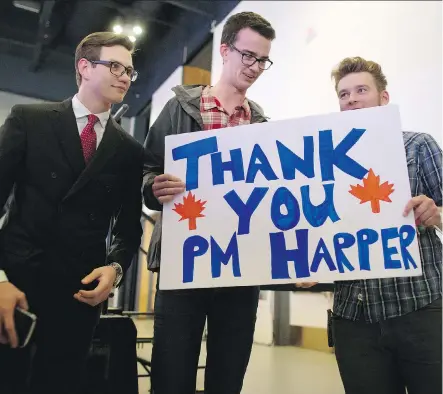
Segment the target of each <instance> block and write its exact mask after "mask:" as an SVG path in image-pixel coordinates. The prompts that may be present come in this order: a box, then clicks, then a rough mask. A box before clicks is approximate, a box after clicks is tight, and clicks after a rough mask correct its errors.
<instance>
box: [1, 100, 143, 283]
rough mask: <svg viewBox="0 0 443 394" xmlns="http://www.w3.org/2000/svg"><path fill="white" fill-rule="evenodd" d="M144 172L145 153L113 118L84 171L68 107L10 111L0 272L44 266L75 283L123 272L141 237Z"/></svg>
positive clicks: (4, 142) (4, 147) (4, 135)
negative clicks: (113, 267) (99, 272)
mask: <svg viewBox="0 0 443 394" xmlns="http://www.w3.org/2000/svg"><path fill="white" fill-rule="evenodd" d="M142 172H143V147H142V146H141V145H140V144H139V143H138V142H137V141H136V140H135V139H133V138H132V137H131V136H130V135H128V134H127V133H125V131H124V130H123V129H122V128H121V127H120V126H119V125H118V124H117V123H116V122H115V121H114V120H113V119H112V117H110V118H109V121H108V123H107V126H106V129H105V133H104V135H103V139H102V141H101V143H100V145H99V147H98V150H97V152H96V154H95V156H94V157H93V159H92V161H91V162H90V164H89V165H88V166H87V167H86V166H85V162H84V159H83V154H82V148H81V142H80V136H79V132H78V128H77V123H76V120H75V116H74V112H73V110H72V102H71V100H70V99H69V100H66V101H64V102H62V103H55V104H37V105H18V106H15V107H14V108H13V109H12V111H11V114H10V115H9V117H8V118H7V119H6V121H5V123H4V125H3V126H2V127H1V128H0V207H2V206H3V205H4V204H5V202H6V201H7V200H8V198H9V202H8V204H7V216H6V221H5V224H4V226H3V229H2V230H0V269H4V270H5V271H6V272H7V273H8V270H12V271H14V270H15V269H19V268H20V269H21V268H25V269H27V268H26V267H31V266H35V265H43V266H45V267H46V268H48V269H49V271H50V272H53V273H56V274H57V275H59V274H61V275H63V276H64V277H70V278H73V279H74V278H75V280H77V279H78V278H80V277H82V275H85V274H87V273H89V272H90V271H91V270H92V269H94V268H96V267H99V266H103V265H106V264H108V263H110V262H113V261H115V262H118V263H119V264H120V265H121V266H122V267H123V269H124V270H126V269H127V268H128V267H129V265H130V263H131V260H132V258H133V256H134V254H135V253H136V252H137V250H138V246H139V245H140V240H141V235H142V228H141V224H140V216H141V206H142V205H141V204H142V200H141V185H142ZM11 190H12V191H13V193H12V195H11ZM111 223H113V241H112V245H111V248H110V252H109V255H108V256H106V236H107V234H108V230H109V226H110V224H111Z"/></svg>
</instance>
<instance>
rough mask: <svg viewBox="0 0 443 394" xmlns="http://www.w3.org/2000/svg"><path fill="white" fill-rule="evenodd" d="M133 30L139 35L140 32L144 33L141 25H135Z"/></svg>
mask: <svg viewBox="0 0 443 394" xmlns="http://www.w3.org/2000/svg"><path fill="white" fill-rule="evenodd" d="M132 31H133V32H134V34H136V35H137V36H139V35H140V34H142V33H143V30H142V28H141V27H140V26H134V27H133V28H132Z"/></svg>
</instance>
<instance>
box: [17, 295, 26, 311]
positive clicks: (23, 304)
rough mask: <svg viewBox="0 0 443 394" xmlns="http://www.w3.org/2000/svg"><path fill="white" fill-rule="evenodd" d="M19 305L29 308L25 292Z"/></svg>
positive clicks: (20, 298)
mask: <svg viewBox="0 0 443 394" xmlns="http://www.w3.org/2000/svg"><path fill="white" fill-rule="evenodd" d="M17 305H18V306H19V307H20V308H22V309H24V310H25V311H27V310H28V309H29V305H28V301H27V300H26V296H25V295H24V294H23V296H21V297H19V299H18V301H17Z"/></svg>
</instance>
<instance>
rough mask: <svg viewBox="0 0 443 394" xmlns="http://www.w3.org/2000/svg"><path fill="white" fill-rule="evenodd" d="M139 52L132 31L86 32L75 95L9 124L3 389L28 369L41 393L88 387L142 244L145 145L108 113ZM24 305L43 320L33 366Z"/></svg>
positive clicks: (2, 152) (1, 196)
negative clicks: (116, 291) (22, 321)
mask: <svg viewBox="0 0 443 394" xmlns="http://www.w3.org/2000/svg"><path fill="white" fill-rule="evenodd" d="M133 49H134V48H133V44H132V43H131V41H130V40H129V39H128V38H127V37H126V36H122V35H116V34H114V33H109V32H102V33H93V34H91V35H89V36H87V37H86V38H84V39H83V40H82V42H81V43H80V44H79V45H78V47H77V50H76V53H75V68H76V78H77V84H78V87H79V90H78V93H77V94H76V95H75V96H74V97H73V98H72V99H68V100H66V101H63V102H61V103H55V104H37V105H19V106H15V107H13V108H12V111H11V113H10V115H9V117H8V118H7V119H6V121H5V123H4V125H3V126H2V127H1V128H0V207H2V206H4V204H5V203H6V201H7V200H8V198H9V197H11V198H9V203H8V204H7V208H6V212H7V213H6V217H5V222H4V224H3V228H2V229H1V231H0V342H1V343H2V344H3V345H0V365H1V367H0V392H1V393H2V394H6V393H9V392H20V393H22V392H25V388H24V384H25V383H26V376H27V374H28V368H27V367H29V366H30V365H32V368H31V370H30V371H31V372H30V373H29V376H30V382H29V383H30V387H31V392H32V393H45V394H49V393H57V394H65V393H76V394H78V393H81V392H82V390H81V388H80V386H81V384H82V380H83V378H82V370H83V367H84V364H85V361H86V358H87V354H88V350H89V347H90V344H91V340H92V336H93V332H94V329H95V327H96V325H97V323H98V319H99V316H100V304H101V303H102V302H103V301H105V300H106V299H107V298H108V296H109V294H110V291H111V290H112V288H113V286H117V285H118V284H119V282H120V281H121V279H122V276H123V275H124V273H125V271H126V270H127V269H128V267H129V265H130V263H131V260H132V257H133V255H134V253H136V251H137V248H138V246H139V244H140V240H141V235H142V229H141V225H140V215H141V204H142V201H141V185H142V168H143V148H142V146H141V145H140V144H138V143H137V142H136V141H135V140H134V139H133V138H132V137H131V136H129V135H128V134H127V133H126V132H125V131H124V130H123V129H122V128H121V127H120V126H119V125H118V124H117V123H116V122H115V120H114V119H113V118H112V117H111V116H110V110H111V106H112V104H115V103H119V102H121V101H122V100H123V98H124V97H125V94H126V92H127V91H128V89H129V87H130V85H131V82H132V81H134V80H135V79H136V77H137V72H136V71H135V70H134V68H133V64H132V52H133ZM110 224H112V230H113V231H112V233H113V238H112V243H111V247H110V251H109V253H108V254H107V253H106V252H107V250H106V238H107V235H108V230H109V228H110ZM16 306H19V307H22V308H24V309H29V310H30V311H31V312H33V313H35V314H36V315H37V317H38V322H37V329H36V332H35V335H34V338H33V340H34V341H33V342H34V343H35V345H36V346H35V349H36V352H35V354H34V356H33V357H32V362H31V357H29V356H30V354H29V353H30V350H31V346H27V347H25V348H23V349H17V348H16V347H17V343H18V340H17V335H16V331H15V329H14V320H13V313H14V309H15V307H16ZM32 348H34V346H33V347H32ZM21 385H23V386H21Z"/></svg>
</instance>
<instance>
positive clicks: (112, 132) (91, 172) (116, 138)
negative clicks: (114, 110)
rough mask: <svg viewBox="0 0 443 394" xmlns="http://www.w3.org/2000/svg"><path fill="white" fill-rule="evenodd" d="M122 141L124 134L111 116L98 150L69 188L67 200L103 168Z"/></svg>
mask: <svg viewBox="0 0 443 394" xmlns="http://www.w3.org/2000/svg"><path fill="white" fill-rule="evenodd" d="M79 139H80V138H79ZM121 141H122V136H121V135H120V131H119V130H118V129H117V124H116V123H115V121H114V119H113V118H112V116H111V117H110V118H109V120H108V123H107V124H106V128H105V132H104V134H103V139H102V140H101V142H100V144H99V146H98V149H97V152H95V154H94V156H93V158H92V159H91V161H90V162H89V164H88V165H87V166H86V168H85V169H84V171H83V172H82V173H81V174H80V176H79V178H78V179H77V182H75V183H74V185H73V186H72V188H71V190H69V192H68V194H67V195H66V196H65V198H64V199H65V200H66V199H67V198H69V197H70V196H72V195H73V194H74V193H76V192H78V191H79V190H80V189H81V188H82V187H83V186H85V185H86V183H87V182H88V181H89V180H90V179H91V178H93V177H94V176H95V175H97V174H98V173H99V172H100V171H101V170H102V169H103V167H104V165H105V164H106V163H107V162H108V161H109V160H110V159H111V158H112V156H113V155H114V154H115V153H116V152H117V148H118V147H119V145H120V144H121ZM82 160H83V156H82Z"/></svg>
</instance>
